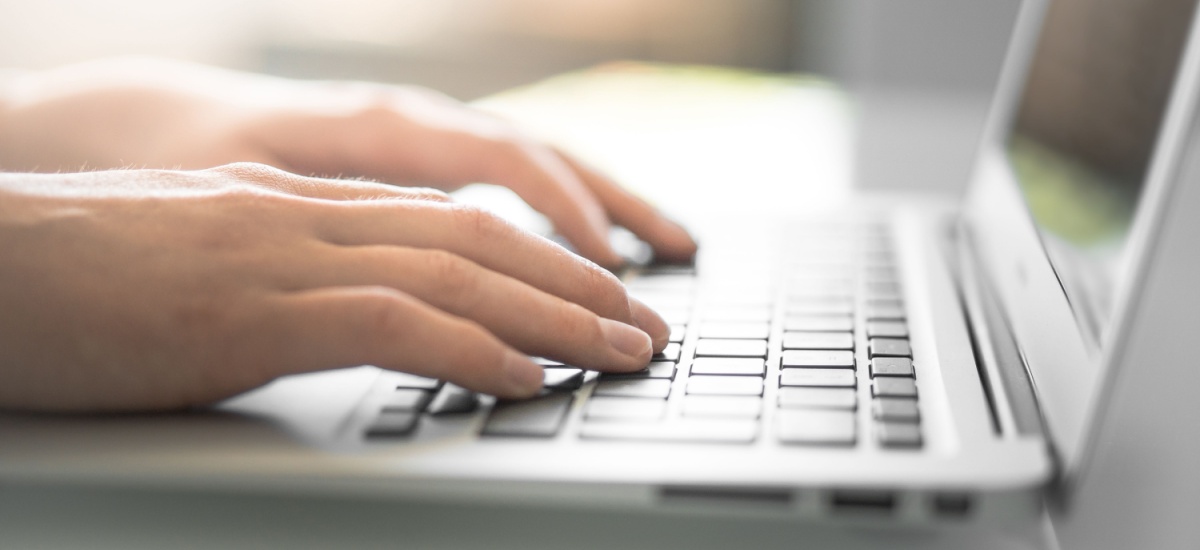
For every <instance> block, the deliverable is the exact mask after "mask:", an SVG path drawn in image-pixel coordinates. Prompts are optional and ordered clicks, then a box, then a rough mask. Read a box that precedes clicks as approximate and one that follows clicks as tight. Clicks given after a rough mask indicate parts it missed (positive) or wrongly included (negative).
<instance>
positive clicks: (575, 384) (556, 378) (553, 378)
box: [542, 367, 583, 391]
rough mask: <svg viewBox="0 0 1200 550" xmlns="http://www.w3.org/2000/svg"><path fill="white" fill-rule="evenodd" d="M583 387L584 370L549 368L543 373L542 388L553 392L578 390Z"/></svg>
mask: <svg viewBox="0 0 1200 550" xmlns="http://www.w3.org/2000/svg"><path fill="white" fill-rule="evenodd" d="M582 385H583V369H577V368H575V367H563V368H547V369H544V370H543V371H542V387H544V388H547V389H551V390H560V391H561V390H576V389H579V386H582Z"/></svg>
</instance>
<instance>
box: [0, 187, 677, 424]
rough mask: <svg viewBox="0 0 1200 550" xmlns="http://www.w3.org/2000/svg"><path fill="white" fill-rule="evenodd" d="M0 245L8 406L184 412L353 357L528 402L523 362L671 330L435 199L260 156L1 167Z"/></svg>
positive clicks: (618, 345) (533, 380)
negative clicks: (95, 166) (57, 169)
mask: <svg viewBox="0 0 1200 550" xmlns="http://www.w3.org/2000/svg"><path fill="white" fill-rule="evenodd" d="M0 257H3V258H5V264H6V265H5V269H4V270H3V271H2V272H0V407H4V408H19V409H27V410H71V411H80V410H89V411H96V410H149V409H172V408H181V407H187V406H191V405H199V404H206V403H211V402H214V401H217V400H220V399H223V398H226V397H229V396H232V395H235V394H237V393H240V392H243V391H246V390H249V389H251V388H254V387H257V386H260V385H262V384H265V383H267V382H269V381H270V380H272V379H274V378H276V377H279V376H282V375H286V374H292V373H300V372H309V371H315V370H322V369H331V368H337V367H344V366H353V365H361V364H371V365H376V366H379V367H381V368H385V369H392V370H398V371H405V372H411V373H415V374H419V375H424V376H430V377H436V378H441V379H444V380H448V381H451V382H454V383H455V384H458V385H461V386H463V387H466V388H470V389H473V390H477V391H481V392H486V393H490V394H494V395H497V396H503V397H527V396H531V395H533V394H534V393H536V392H537V391H538V390H539V388H540V387H541V380H542V369H541V367H539V366H538V365H536V364H535V363H533V362H532V361H530V360H529V359H528V358H527V357H526V355H539V356H546V357H551V358H555V359H559V360H562V361H564V362H567V363H570V364H572V365H577V366H580V367H584V368H589V369H597V370H604V371H633V370H637V369H640V368H642V367H644V366H645V365H646V363H647V362H648V361H649V358H650V356H651V354H652V353H653V350H661V349H662V348H663V347H664V346H665V345H666V339H667V333H668V329H667V326H666V324H665V323H664V322H663V321H662V319H661V318H659V317H658V316H657V315H656V314H655V313H654V312H653V311H651V310H650V309H648V308H647V307H646V306H645V305H643V304H641V303H639V302H637V301H636V300H634V299H632V298H630V297H629V296H628V295H627V294H626V292H625V289H624V287H623V286H622V285H621V283H620V281H618V280H617V279H616V278H615V277H614V276H613V275H612V274H610V273H609V272H607V271H605V270H604V269H601V268H600V267H598V266H597V265H595V264H593V263H591V262H589V261H587V260H584V259H582V258H580V257H578V256H576V255H574V254H571V253H569V252H567V251H566V250H565V249H563V248H561V247H559V246H557V245H555V244H553V243H551V242H549V241H547V240H545V239H543V238H541V237H538V236H536V235H533V234H531V233H527V232H524V231H521V230H520V229H518V228H516V227H514V226H512V225H510V224H508V223H506V222H504V221H502V220H501V219H499V218H497V217H495V216H493V215H491V214H488V213H486V212H484V211H482V210H479V209H476V208H472V207H466V206H461V205H456V204H453V203H451V202H450V200H449V198H448V197H447V196H446V195H445V194H444V193H441V192H439V191H431V190H422V189H404V188H397V187H393V186H388V185H382V184H375V183H369V182H360V181H345V180H326V179H317V178H308V177H301V176H296V175H292V174H290V173H287V172H282V171H279V170H276V169H272V168H268V167H266V166H263V165H257V164H236V165H228V166H222V167H219V168H215V169H211V170H203V171H195V172H180V171H161V170H126V171H109V172H91V173H78V174H44V175H32V174H3V175H0Z"/></svg>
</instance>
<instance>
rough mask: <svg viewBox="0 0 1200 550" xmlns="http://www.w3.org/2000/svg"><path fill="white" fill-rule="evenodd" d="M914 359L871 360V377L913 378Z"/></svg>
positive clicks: (879, 358) (884, 358)
mask: <svg viewBox="0 0 1200 550" xmlns="http://www.w3.org/2000/svg"><path fill="white" fill-rule="evenodd" d="M914 374H915V372H914V371H913V364H912V359H909V358H907V357H876V358H874V359H871V377H872V378H874V377H876V376H907V377H912V376H913V375H914Z"/></svg>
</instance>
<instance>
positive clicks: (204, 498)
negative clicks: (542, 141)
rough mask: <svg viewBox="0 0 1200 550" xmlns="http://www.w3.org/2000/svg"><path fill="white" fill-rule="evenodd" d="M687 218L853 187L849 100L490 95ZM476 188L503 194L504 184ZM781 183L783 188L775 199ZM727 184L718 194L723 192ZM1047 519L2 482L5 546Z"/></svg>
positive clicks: (544, 89) (726, 81)
mask: <svg viewBox="0 0 1200 550" xmlns="http://www.w3.org/2000/svg"><path fill="white" fill-rule="evenodd" d="M483 106H484V107H485V108H487V109H490V110H493V111H495V112H497V113H501V114H503V115H505V116H508V117H511V118H514V119H516V120H518V121H520V122H522V123H523V124H525V125H526V126H527V127H529V128H530V129H531V130H532V131H534V132H535V133H538V134H540V135H542V136H544V137H546V138H548V139H551V140H554V141H557V142H559V143H562V144H563V145H564V146H565V147H567V148H569V149H571V150H573V151H576V152H578V153H579V154H580V155H582V156H583V157H585V158H586V159H588V160H590V161H591V162H593V163H594V164H597V165H598V166H601V167H602V168H604V169H606V170H608V171H609V172H611V173H612V174H613V175H615V176H616V177H618V178H619V179H620V180H622V181H624V182H626V183H627V184H629V185H630V186H631V187H633V188H635V189H636V190H637V191H638V192H640V193H642V194H643V195H645V196H647V197H648V198H650V199H652V200H654V201H655V202H657V203H659V204H660V205H662V206H663V207H664V208H666V209H667V210H669V211H670V212H672V213H673V214H675V215H677V216H679V217H681V218H683V219H684V220H685V221H689V222H692V223H696V222H697V221H699V220H702V219H703V216H704V215H705V213H706V212H710V211H712V209H714V208H716V207H718V206H719V207H720V208H722V209H723V210H724V211H729V210H754V211H762V210H764V209H780V208H788V207H789V205H796V204H800V203H808V204H812V203H816V202H821V201H827V200H836V199H837V198H839V197H844V196H845V195H846V194H848V193H849V192H850V189H851V187H852V181H853V178H854V173H853V171H852V166H853V162H852V154H853V150H852V149H853V143H852V133H853V132H852V129H853V124H852V121H851V119H850V108H849V105H848V102H847V99H846V98H845V97H844V96H843V94H842V93H841V92H839V91H838V90H837V89H836V88H834V87H832V86H829V85H828V84H825V83H822V82H819V81H813V80H808V79H800V78H796V79H792V78H776V77H767V78H764V77H755V76H752V75H747V74H743V73H736V72H724V71H716V72H713V71H709V70H699V69H661V68H652V67H645V66H629V65H625V66H612V67H607V68H604V69H602V70H599V71H593V72H591V73H588V74H584V75H573V76H568V77H561V78H558V79H552V80H550V81H548V82H546V83H542V84H540V85H536V86H532V87H529V88H524V89H521V90H517V91H514V92H512V93H508V94H503V95H501V96H498V97H496V98H493V99H491V100H488V101H485V102H484V103H483ZM475 192H478V190H473V191H468V192H467V194H466V198H468V199H471V200H479V201H483V202H488V201H491V200H493V199H495V193H494V192H487V191H484V192H478V194H476V195H472V193H475ZM765 193H770V196H771V197H772V200H770V201H766V202H764V201H762V196H763V194H765ZM714 198H717V199H719V200H714ZM1044 529H1045V526H1044V525H1043V523H1041V522H1039V521H1035V520H1031V521H1030V523H1029V524H1027V525H1016V526H1013V527H1012V528H1009V529H1006V530H999V529H988V530H978V529H948V530H936V531H934V530H896V529H862V528H858V529H847V528H839V527H834V526H829V525H820V524H811V523H807V524H806V523H781V522H776V521H746V520H733V519H728V518H712V517H695V516H681V515H642V514H632V513H610V512H609V513H597V512H594V511H588V510H571V509H537V508H511V507H509V508H499V507H493V506H484V505H477V506H462V505H451V504H431V503H413V502H404V501H385V500H378V499H357V500H356V499H346V498H318V497H313V496H304V495H297V496H279V495H273V496H269V495H236V494H215V493H199V492H161V491H145V490H134V489H129V488H98V487H86V488H80V487H47V486H25V485H13V484H9V485H4V486H0V548H38V547H40V548H72V547H80V548H82V547H86V548H121V549H136V548H164V547H170V548H210V547H222V548H228V547H242V548H244V547H262V548H266V547H270V548H275V547H289V548H331V547H365V548H370V547H397V546H399V547H411V548H431V549H433V548H455V549H467V548H489V549H503V548H541V547H545V548H555V549H562V548H630V549H632V548H656V549H658V548H673V547H678V548H692V549H702V548H735V547H741V546H749V547H753V548H755V549H759V548H764V549H765V548H784V547H788V548H840V549H855V548H864V549H865V548H888V549H889V550H900V549H905V548H932V549H937V548H947V549H956V550H957V549H962V548H973V549H983V550H986V549H1019V548H1020V549H1028V548H1046V547H1048V546H1047V545H1046V544H1044V540H1046V539H1045V538H1044V537H1043V533H1044Z"/></svg>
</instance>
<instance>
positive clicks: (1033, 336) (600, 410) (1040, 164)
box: [0, 0, 1200, 523]
mask: <svg viewBox="0 0 1200 550" xmlns="http://www.w3.org/2000/svg"><path fill="white" fill-rule="evenodd" d="M1089 4H1094V5H1089ZM1151 4H1152V6H1150V7H1149V8H1147V6H1149V5H1151ZM1194 8H1195V2H1190V1H1180V2H1175V1H1154V2H1144V1H1142V0H1124V1H1112V2H1081V1H1069V0H1060V1H1056V2H1054V3H1052V4H1046V3H1043V2H1027V5H1026V6H1024V8H1023V9H1022V13H1021V16H1020V19H1019V22H1018V26H1017V30H1016V33H1015V38H1014V40H1013V45H1012V47H1011V50H1010V53H1009V56H1008V61H1007V63H1006V67H1005V69H1004V74H1003V78H1002V81H1001V85H1000V87H999V91H998V93H997V95H996V100H995V105H994V108H993V114H992V116H991V118H990V122H989V124H988V128H987V132H986V135H985V139H984V142H983V145H982V147H981V149H980V152H979V156H978V160H977V169H976V171H975V173H974V176H973V178H972V181H971V182H970V186H969V191H968V193H967V194H966V196H965V197H964V199H963V200H962V202H961V203H958V204H956V203H952V202H945V203H938V202H931V201H929V200H915V199H914V200H911V201H906V200H904V199H903V198H902V197H900V198H898V197H896V196H890V197H888V198H887V199H886V200H884V199H880V198H874V197H871V196H869V195H863V196H859V197H856V198H855V199H854V200H853V201H851V202H848V203H847V204H846V205H845V206H844V208H843V209H840V210H836V211H830V212H825V213H823V214H820V215H817V214H811V213H806V214H804V215H796V216H793V217H791V218H789V219H778V220H776V219H755V220H746V219H731V220H725V221H714V222H713V223H712V224H708V225H707V226H706V227H699V228H696V229H697V230H698V232H699V234H700V236H701V238H702V242H704V247H703V250H702V252H701V254H700V256H699V257H698V258H697V260H696V263H695V265H688V266H678V265H676V266H663V265H654V264H650V265H645V266H641V267H637V268H632V269H630V270H629V271H628V273H626V274H625V280H626V281H627V283H628V285H629V288H630V290H631V292H632V293H633V294H634V295H636V296H638V297H640V298H641V299H643V300H645V301H646V302H647V303H649V304H651V305H652V306H655V307H656V308H658V309H659V310H660V311H661V312H662V313H663V315H664V316H665V317H666V318H667V319H668V321H669V322H670V323H671V324H672V335H671V342H672V343H671V345H670V346H669V347H668V348H667V349H666V350H665V351H664V352H663V353H662V354H660V355H659V356H656V357H655V359H654V362H653V363H652V364H651V365H650V366H649V367H648V368H647V369H646V370H645V371H643V372H640V373H635V374H626V375H620V376H611V375H601V374H599V373H595V372H587V371H583V370H580V369H576V368H573V367H571V366H570V365H564V364H561V363H558V362H555V361H553V360H552V358H550V359H544V360H543V364H544V365H545V366H546V389H545V391H544V392H543V394H542V395H541V396H540V397H538V398H535V399H532V400H528V401H516V402H497V401H496V400H495V399H494V398H491V397H489V396H480V395H476V394H473V393H470V392H467V391H465V390H463V389H462V388H458V387H456V386H453V385H450V384H445V383H442V382H440V381H437V380H432V379H426V378H420V377H415V376H410V375H406V374H402V373H394V372H384V371H381V370H379V369H375V368H373V367H359V368H354V369H343V370H339V371H334V372H328V373H319V374H311V375H303V376H296V377H291V378H286V379H281V380H278V381H276V382H274V383H272V384H270V385H268V386H266V387H264V388H262V389H259V390H256V391H254V392H251V393H248V394H246V395H243V396H239V397H237V398H235V399H231V400H229V401H227V402H224V403H222V404H220V405H219V406H217V407H215V408H213V409H211V410H208V411H201V412H196V413H194V414H184V415H123V416H110V417H102V418H94V417H93V418H79V417H62V416H33V415H15V414H9V415H3V416H0V441H3V442H4V443H3V445H0V479H6V480H26V481H28V480H32V481H38V482H56V483H74V482H86V483H116V484H134V485H147V486H171V487H205V488H221V489H228V490H250V491H313V492H336V493H349V494H374V495H386V496H392V497H396V498H409V499H450V500H453V499H465V500H470V501H492V502H502V503H503V502H517V501H519V502H535V503H541V504H564V505H571V506H583V507H620V508H622V509H625V510H629V509H644V510H659V509H680V510H697V511H716V512H718V513H723V514H754V515H760V516H761V515H777V516H781V517H806V518H844V519H845V520H847V521H870V522H880V521H892V522H897V523H933V522H959V523H963V522H983V521H1002V520H1004V519H1005V518H1018V517H1023V516H1028V515H1030V514H1032V513H1034V512H1035V511H1037V510H1038V509H1039V506H1040V503H1041V501H1042V497H1043V495H1044V490H1045V489H1047V488H1052V489H1053V490H1054V492H1055V493H1056V494H1063V493H1069V487H1070V484H1071V482H1072V480H1073V476H1074V475H1075V474H1076V473H1077V472H1078V471H1080V468H1081V467H1082V464H1083V463H1084V461H1085V458H1086V457H1087V455H1088V452H1089V445H1090V444H1091V439H1092V438H1091V436H1090V434H1091V433H1092V432H1093V431H1094V428H1095V424H1096V423H1095V422H1094V418H1095V417H1096V415H1097V413H1096V411H1097V410H1100V409H1101V408H1102V407H1104V404H1105V396H1106V395H1108V393H1107V390H1106V389H1105V388H1107V387H1108V386H1109V384H1108V383H1109V382H1111V381H1112V380H1113V377H1112V376H1111V373H1112V372H1113V371H1114V367H1115V364H1116V363H1118V362H1128V361H1130V360H1131V359H1130V357H1128V356H1127V355H1126V356H1122V355H1121V354H1120V353H1118V352H1119V351H1120V350H1122V349H1123V347H1124V345H1125V343H1126V341H1127V339H1128V335H1129V334H1130V333H1131V331H1132V330H1133V328H1134V327H1136V326H1137V324H1138V323H1151V322H1154V321H1153V317H1152V315H1151V316H1150V317H1147V314H1146V312H1144V311H1143V312H1141V314H1140V315H1138V316H1137V317H1136V319H1135V317H1134V314H1133V313H1134V311H1135V306H1136V304H1137V300H1136V297H1137V296H1138V295H1139V292H1141V291H1142V290H1143V286H1144V284H1143V282H1144V281H1148V280H1150V279H1149V278H1148V274H1152V273H1153V272H1154V270H1155V269H1156V268H1158V266H1160V265H1166V264H1165V263H1164V262H1167V261H1168V260H1170V258H1167V259H1164V258H1162V256H1161V254H1158V255H1156V254H1154V253H1153V252H1154V250H1155V249H1156V247H1158V249H1159V250H1164V249H1166V248H1164V247H1161V246H1159V245H1162V244H1163V243H1166V242H1171V241H1173V240H1178V239H1186V238H1188V236H1187V235H1180V234H1173V233H1172V228H1175V227H1179V226H1178V224H1169V223H1166V222H1167V221H1169V218H1168V214H1169V213H1168V211H1167V210H1166V207H1165V205H1166V204H1167V203H1168V201H1170V200H1171V197H1173V196H1174V197H1178V196H1180V195H1179V193H1178V191H1179V190H1180V189H1182V188H1183V187H1182V184H1181V181H1183V180H1184V176H1183V175H1180V173H1179V172H1180V171H1179V166H1180V165H1181V163H1182V162H1183V160H1184V159H1183V155H1182V150H1183V146H1184V145H1185V142H1186V141H1187V140H1188V139H1189V136H1190V133H1191V131H1192V128H1191V126H1190V124H1191V118H1192V113H1193V108H1194V103H1195V99H1196V93H1195V92H1196V86H1197V70H1198V68H1200V41H1197V39H1196V33H1194V32H1193V29H1194V28H1195V24H1194V19H1195V15H1194V12H1195V9H1194ZM1134 12H1137V13H1138V14H1139V15H1138V16H1134ZM1189 196H1190V195H1189ZM1121 357H1124V358H1123V359H1119V358H1121ZM1134 359H1136V358H1134ZM1135 366H1136V365H1133V364H1129V365H1127V367H1128V368H1134V367H1135ZM1118 382H1119V381H1118Z"/></svg>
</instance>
